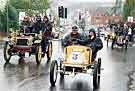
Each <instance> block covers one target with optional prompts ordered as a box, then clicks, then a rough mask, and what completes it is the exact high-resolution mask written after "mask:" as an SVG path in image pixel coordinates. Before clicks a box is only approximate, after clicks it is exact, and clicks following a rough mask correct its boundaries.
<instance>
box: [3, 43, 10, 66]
mask: <svg viewBox="0 0 135 91" xmlns="http://www.w3.org/2000/svg"><path fill="white" fill-rule="evenodd" d="M4 59H5V61H6V62H7V63H8V62H9V61H10V59H11V54H10V46H9V44H8V42H6V43H5V46H4Z"/></svg>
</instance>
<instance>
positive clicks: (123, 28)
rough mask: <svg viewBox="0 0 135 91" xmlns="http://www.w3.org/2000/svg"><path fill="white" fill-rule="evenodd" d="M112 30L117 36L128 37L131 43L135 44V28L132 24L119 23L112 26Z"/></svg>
mask: <svg viewBox="0 0 135 91" xmlns="http://www.w3.org/2000/svg"><path fill="white" fill-rule="evenodd" d="M111 30H112V31H113V32H114V33H115V35H116V36H125V37H126V36H128V40H129V42H133V35H134V34H135V27H133V26H132V24H127V23H118V24H113V25H111Z"/></svg>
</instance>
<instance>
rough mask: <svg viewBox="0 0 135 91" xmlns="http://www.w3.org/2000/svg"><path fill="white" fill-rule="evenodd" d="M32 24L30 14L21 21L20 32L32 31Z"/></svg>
mask: <svg viewBox="0 0 135 91" xmlns="http://www.w3.org/2000/svg"><path fill="white" fill-rule="evenodd" d="M30 26H31V22H30V19H29V17H28V16H25V17H24V19H23V21H22V22H21V26H20V32H21V33H28V32H30Z"/></svg>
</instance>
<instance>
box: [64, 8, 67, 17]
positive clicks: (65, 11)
mask: <svg viewBox="0 0 135 91" xmlns="http://www.w3.org/2000/svg"><path fill="white" fill-rule="evenodd" d="M64 15H65V18H67V8H65V14H64Z"/></svg>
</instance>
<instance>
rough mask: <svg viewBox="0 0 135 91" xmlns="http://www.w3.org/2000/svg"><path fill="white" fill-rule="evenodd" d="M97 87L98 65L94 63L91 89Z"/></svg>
mask: <svg viewBox="0 0 135 91" xmlns="http://www.w3.org/2000/svg"><path fill="white" fill-rule="evenodd" d="M98 88H99V76H98V65H96V66H95V68H94V72H93V89H98Z"/></svg>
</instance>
